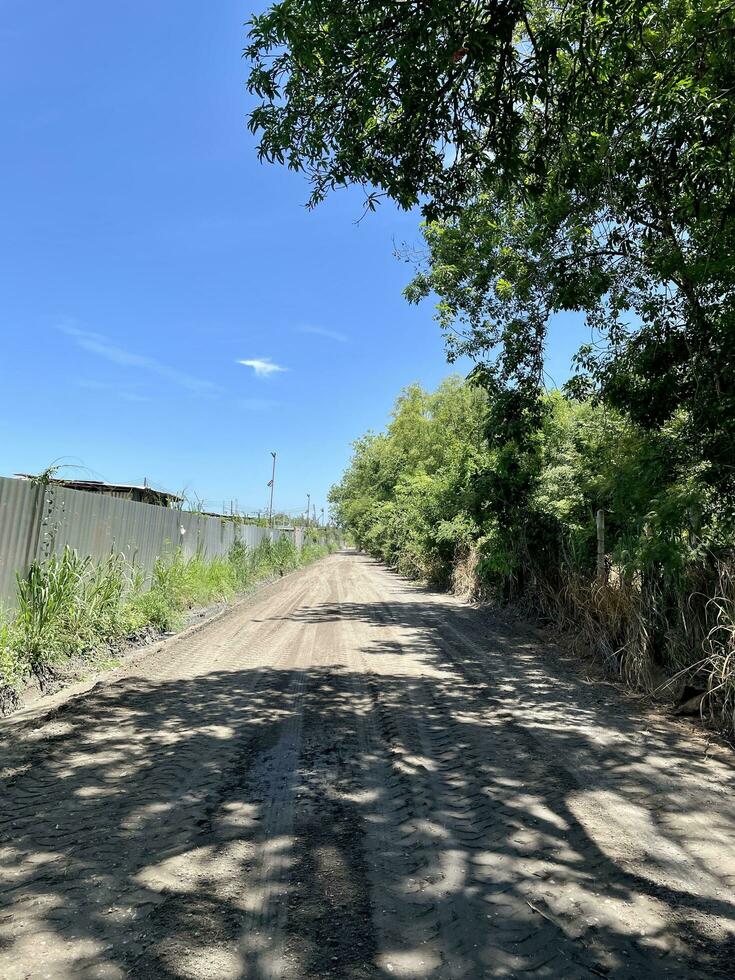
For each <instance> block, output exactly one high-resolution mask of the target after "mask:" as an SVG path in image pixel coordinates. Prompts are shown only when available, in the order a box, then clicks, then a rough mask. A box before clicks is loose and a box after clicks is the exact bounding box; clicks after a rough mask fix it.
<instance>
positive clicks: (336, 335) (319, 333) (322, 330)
mask: <svg viewBox="0 0 735 980" xmlns="http://www.w3.org/2000/svg"><path fill="white" fill-rule="evenodd" d="M297 329H298V331H299V333H311V334H314V336H316V337H326V338H327V339H328V340H336V341H337V342H338V343H340V344H344V343H346V342H347V336H346V335H345V334H343V333H340V332H339V330H329V329H328V328H327V327H310V326H306V327H297Z"/></svg>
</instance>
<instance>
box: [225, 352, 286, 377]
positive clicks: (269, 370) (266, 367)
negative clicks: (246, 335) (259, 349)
mask: <svg viewBox="0 0 735 980" xmlns="http://www.w3.org/2000/svg"><path fill="white" fill-rule="evenodd" d="M237 363H238V364H243V365H244V366H245V367H249V368H252V369H253V371H254V372H255V374H256V377H258V378H269V377H270V376H271V375H272V374H277V373H278V372H279V371H288V368H285V367H281V365H280V364H274V362H273V361H272V360H271V359H270V357H250V358H248V359H247V360H243V361H238V362H237Z"/></svg>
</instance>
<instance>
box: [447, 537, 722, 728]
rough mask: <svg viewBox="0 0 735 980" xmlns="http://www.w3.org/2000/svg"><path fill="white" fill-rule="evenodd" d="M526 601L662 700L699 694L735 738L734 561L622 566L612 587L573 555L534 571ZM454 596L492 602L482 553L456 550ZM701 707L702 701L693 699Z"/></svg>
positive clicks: (570, 641) (579, 646) (615, 569)
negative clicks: (671, 568)
mask: <svg viewBox="0 0 735 980" xmlns="http://www.w3.org/2000/svg"><path fill="white" fill-rule="evenodd" d="M527 580H528V584H527V589H526V592H525V594H524V596H523V598H522V600H521V602H520V605H521V608H525V611H526V612H531V613H532V614H534V615H539V616H540V617H541V618H542V619H543V620H544V621H545V622H547V623H548V624H549V625H551V626H552V628H553V629H554V630H555V631H556V632H557V633H558V634H559V635H560V637H561V638H562V639H563V641H564V643H565V645H567V646H569V647H571V648H572V649H574V650H575V652H577V653H579V654H589V653H592V654H594V655H595V656H596V657H597V658H598V659H599V660H600V661H601V662H602V664H603V665H604V666H605V667H606V668H607V670H608V671H609V672H610V673H613V674H616V675H617V676H619V677H621V678H622V679H623V680H624V681H625V682H626V683H627V684H628V685H630V686H632V687H634V688H637V689H639V690H642V691H645V692H647V693H649V694H654V695H656V696H657V697H660V698H661V699H662V700H668V701H678V700H680V699H682V697H683V696H684V695H685V693H686V692H687V691H689V692H690V693H691V692H699V694H703V695H704V696H703V697H702V699H701V711H702V714H703V715H706V716H708V717H709V719H710V720H711V721H714V722H715V723H716V724H718V725H719V726H721V727H722V728H724V729H726V730H727V731H729V732H733V731H735V559H733V557H729V558H728V557H724V556H719V557H716V556H714V555H711V554H708V555H706V556H705V558H704V559H700V560H698V561H693V562H691V563H690V564H688V565H685V566H684V567H682V568H681V569H679V570H678V571H677V572H675V573H674V574H672V573H671V572H667V571H665V570H664V569H663V567H662V566H661V565H658V566H655V565H651V566H650V567H649V568H646V569H645V570H644V571H641V570H639V569H635V568H634V567H632V566H631V567H627V566H626V565H624V564H621V565H615V564H613V565H612V567H611V568H610V569H609V574H608V576H607V577H606V578H605V580H604V581H600V580H598V579H597V578H596V577H595V576H594V573H593V572H591V571H590V569H588V568H587V569H586V568H584V567H583V566H581V565H580V564H579V563H578V562H577V561H576V560H575V557H574V556H573V555H571V554H567V555H566V556H565V558H564V560H563V563H562V567H561V569H560V571H559V574H558V575H557V576H555V577H554V578H553V579H552V578H549V577H548V576H545V575H544V574H543V573H542V571H540V570H539V569H538V568H533V569H530V570H529V573H528V575H527ZM453 588H454V591H455V592H457V593H458V594H460V595H464V596H465V597H467V598H470V599H478V598H487V597H488V591H487V589H486V587H485V586H484V583H483V581H482V576H481V574H480V567H479V562H478V558H477V549H469V551H463V552H461V553H458V555H457V560H456V562H455V566H454V574H453ZM695 703H696V701H695Z"/></svg>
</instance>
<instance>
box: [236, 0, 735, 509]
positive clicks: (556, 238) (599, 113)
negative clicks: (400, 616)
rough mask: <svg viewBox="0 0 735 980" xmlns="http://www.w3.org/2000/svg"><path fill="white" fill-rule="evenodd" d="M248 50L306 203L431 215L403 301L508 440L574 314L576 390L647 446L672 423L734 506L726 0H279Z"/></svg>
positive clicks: (734, 143) (538, 417)
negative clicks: (386, 200)
mask: <svg viewBox="0 0 735 980" xmlns="http://www.w3.org/2000/svg"><path fill="white" fill-rule="evenodd" d="M246 54H247V55H248V57H249V59H250V62H251V74H250V79H249V85H250V89H251V91H252V92H253V93H254V94H255V95H256V97H257V98H258V99H259V104H258V105H257V106H256V108H255V110H254V111H253V113H252V116H251V120H250V123H251V128H252V129H253V131H255V132H257V133H258V134H259V136H260V154H261V157H263V158H264V159H267V160H270V161H278V162H280V163H283V164H286V165H288V166H289V167H291V168H292V169H295V170H300V171H303V172H305V173H306V174H307V175H308V176H309V178H310V180H311V183H312V199H311V200H312V203H316V202H317V201H320V200H322V199H323V198H324V197H325V195H326V194H327V193H328V192H329V191H331V190H332V189H334V188H338V187H341V186H344V185H345V184H348V183H357V184H359V185H361V186H363V187H364V188H365V191H366V194H367V205H368V207H374V206H375V204H376V201H377V199H378V198H379V197H380V196H381V195H388V196H389V197H391V198H392V199H393V200H394V201H396V202H397V203H398V204H399V206H401V207H404V208H408V207H412V206H415V205H418V204H420V205H421V208H422V210H423V212H424V217H425V219H426V222H427V223H426V227H425V236H426V245H427V249H428V255H427V257H426V260H425V261H424V262H422V263H420V264H419V269H418V273H417V275H416V278H415V279H414V281H413V283H412V285H411V286H410V287H409V289H408V296H409V298H410V299H412V300H418V299H421V298H423V297H426V296H428V295H430V294H436V295H437V296H438V297H439V306H438V318H439V321H440V323H441V325H442V327H443V328H444V330H445V331H446V335H447V341H448V351H449V354H450V357H456V356H458V355H460V354H468V355H470V356H471V357H473V358H475V359H476V360H477V361H478V362H479V365H480V366H479V370H478V375H477V377H478V380H481V381H482V382H483V384H484V385H485V386H486V387H487V388H488V391H489V393H490V396H491V403H492V410H493V411H494V412H495V420H494V422H495V431H498V432H503V439H504V440H505V438H506V437H512V439H513V440H514V441H515V442H516V443H517V445H518V447H520V449H521V451H522V452H523V453H525V452H526V447H525V445H522V442H523V440H525V439H526V438H531V437H532V436H531V433H532V430H533V429H534V428H538V427H539V426H540V425H541V422H542V414H543V413H542V411H541V402H542V396H543V385H542V378H543V351H544V345H545V341H546V330H547V323H548V321H549V318H550V317H551V316H552V315H553V314H555V313H558V312H560V311H570V310H571V311H578V312H582V313H584V315H585V316H586V318H587V321H588V323H589V325H590V326H591V328H593V330H594V331H595V343H594V344H590V345H588V346H586V347H585V348H583V349H582V350H581V351H580V353H579V361H578V366H579V369H580V373H579V376H578V378H577V379H576V388H575V395H576V396H577V397H580V398H582V397H586V396H587V395H588V394H590V393H592V392H594V393H595V394H596V395H597V396H598V397H600V398H602V399H603V400H604V401H605V403H607V404H608V405H610V406H612V407H615V408H617V409H619V410H621V411H623V412H624V413H625V414H626V415H627V416H628V417H629V418H630V419H631V420H632V421H633V422H634V423H635V424H636V425H638V426H640V427H642V428H646V429H649V430H650V431H652V432H656V431H657V430H658V429H659V428H660V427H662V426H666V425H669V424H671V423H672V422H673V421H674V420H675V419H677V418H679V419H680V422H681V428H680V433H679V435H680V440H681V441H682V443H683V444H684V445H686V449H687V452H688V453H689V454H691V455H692V456H693V457H694V458H696V459H698V460H700V461H701V463H702V465H703V469H702V476H703V478H704V479H706V480H707V482H709V483H710V484H711V485H713V486H718V487H719V488H721V489H722V490H723V491H725V492H728V493H732V492H733V483H734V474H735V470H734V469H733V464H732V460H733V457H734V456H735V380H734V379H735V259H734V256H735V209H734V208H733V207H732V202H733V197H734V192H735V153H734V152H733V150H734V149H735V113H734V112H733V105H734V98H733V92H735V7H734V6H733V4H732V3H730V2H729V0H656V2H650V0H597V2H595V3H592V4H590V3H588V2H586V0H570V2H568V3H564V4H549V3H547V2H546V0H513V2H508V3H495V2H491V0H486V2H481V3H477V2H476V0H427V2H420V3H419V2H418V0H406V2H403V3H400V4H398V3H395V2H393V0H365V2H362V3H359V4H355V3H348V2H346V0H323V2H320V3H313V2H311V0H281V2H277V3H274V4H273V6H272V7H271V8H270V9H269V10H268V11H266V12H265V13H264V14H262V15H259V16H256V17H254V18H253V20H252V21H251V24H250V36H249V43H248V47H247V49H246ZM517 476H518V477H519V479H522V474H520V473H519V474H517ZM512 488H513V481H511V482H509V483H508V484H507V489H508V490H509V492H511V491H512ZM519 489H520V490H521V492H524V489H525V488H524V486H523V483H522V482H521V483H520V484H519Z"/></svg>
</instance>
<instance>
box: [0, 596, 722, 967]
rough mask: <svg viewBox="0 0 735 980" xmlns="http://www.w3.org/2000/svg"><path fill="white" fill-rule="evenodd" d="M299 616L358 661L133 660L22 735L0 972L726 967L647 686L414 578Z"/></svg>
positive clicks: (695, 843) (691, 756)
mask: <svg viewBox="0 0 735 980" xmlns="http://www.w3.org/2000/svg"><path fill="white" fill-rule="evenodd" d="M284 618H286V617H284ZM288 618H289V619H290V620H292V621H293V620H294V619H296V620H297V621H298V622H300V623H301V624H303V626H304V629H305V630H310V629H313V632H314V636H315V642H317V643H318V638H319V637H320V636H321V635H322V632H321V631H322V630H323V628H324V627H325V626H329V627H330V628H333V629H334V630H340V631H342V633H341V634H340V635H342V637H343V639H345V642H347V641H350V638H351V641H352V642H353V644H354V647H355V648H356V649H357V651H358V654H359V657H360V658H362V660H363V663H364V665H365V668H366V669H365V670H362V669H357V666H356V665H355V664H354V663H353V664H344V663H343V664H340V663H338V662H337V663H333V664H331V665H324V666H306V667H304V668H298V667H289V668H281V669H279V668H275V667H274V668H252V669H231V670H220V671H212V672H211V673H208V674H206V675H204V676H199V677H194V678H188V679H177V680H159V681H153V680H147V679H145V678H143V677H138V678H129V679H126V680H122V681H120V682H119V683H116V684H113V685H109V686H106V687H103V688H100V689H97V690H95V691H93V692H92V693H91V694H90V695H88V696H87V697H85V698H84V700H82V701H81V702H79V703H75V702H70V703H69V704H68V705H67V706H66V708H65V710H61V711H58V712H57V713H56V715H55V716H54V717H53V718H52V719H50V720H49V721H48V722H47V723H45V724H44V726H43V727H41V728H39V730H38V731H37V732H36V733H31V735H29V736H28V740H29V743H30V744H29V747H28V749H27V751H25V752H24V753H22V754H20V755H18V759H19V760H20V761H19V764H18V766H17V768H16V770H15V771H13V772H10V773H9V774H7V776H6V778H5V780H4V786H3V787H2V807H1V808H0V832H1V834H2V841H1V844H0V846H1V847H2V866H3V869H4V871H3V886H2V888H1V889H0V899H1V900H2V905H3V911H2V912H0V943H1V945H0V964H1V965H2V969H0V973H3V975H5V976H8V977H13V976H26V975H29V976H35V975H39V976H43V975H44V973H45V972H50V973H51V975H62V976H65V975H73V976H75V977H99V976H105V977H107V976H109V977H125V976H134V977H157V978H174V977H176V978H179V977H192V978H194V977H196V978H199V977H217V978H220V977H223V978H224V977H248V978H257V980H265V978H266V977H272V976H275V975H283V976H284V977H293V978H296V977H298V978H303V980H316V978H322V977H332V978H345V980H366V978H378V977H380V978H384V977H411V978H416V980H418V978H423V977H435V978H444V977H446V978H481V977H495V976H498V977H512V976H522V975H524V974H525V973H531V974H532V975H536V976H548V977H560V976H564V977H576V976H580V977H582V976H586V977H589V976H595V975H597V976H599V975H602V976H611V977H618V976H619V977H644V976H645V977H658V976H661V977H664V976H689V977H692V976H714V975H718V973H721V974H722V975H723V976H724V975H727V972H726V971H727V968H728V959H729V958H730V957H731V955H732V952H733V948H732V946H731V944H730V943H729V942H728V941H727V940H726V939H725V938H724V937H723V935H720V934H716V933H713V932H712V928H713V923H714V922H716V921H717V920H730V921H732V920H733V918H734V913H735V907H734V906H733V904H732V893H731V892H730V890H729V887H727V883H726V882H723V881H722V880H720V879H719V878H718V876H717V870H716V866H715V865H714V864H713V861H714V858H713V857H712V855H711V852H710V851H708V850H707V848H706V847H703V846H702V845H703V843H704V842H703V841H702V840H701V839H698V837H697V835H698V834H699V835H701V833H702V830H701V822H698V821H700V818H701V816H702V813H701V809H700V807H694V805H693V803H692V800H691V798H690V797H685V798H683V799H682V798H681V797H679V796H678V795H677V789H678V788H679V787H680V783H679V782H678V778H677V775H676V767H677V766H682V765H683V766H685V767H686V768H687V769H688V770H690V771H692V770H695V768H696V767H697V766H702V765H703V764H702V761H701V757H697V756H696V753H695V752H694V750H693V748H692V746H691V744H688V743H686V740H684V739H683V738H681V737H680V736H679V735H677V733H676V731H675V730H673V729H672V730H671V731H667V730H666V729H665V728H662V729H661V730H659V731H657V732H655V733H653V734H651V735H650V736H649V737H647V738H640V737H639V736H640V725H641V716H640V714H637V713H636V710H635V707H634V706H632V705H630V704H626V703H624V702H622V701H615V702H614V703H612V702H610V699H609V695H607V694H606V693H605V692H600V691H592V692H591V693H589V692H588V693H587V694H586V695H585V696H582V693H581V690H582V686H583V685H582V682H581V681H579V679H575V678H574V677H573V676H572V675H571V674H569V673H566V674H565V672H564V671H563V670H562V669H561V668H560V669H558V670H553V669H551V668H550V666H549V664H548V663H544V660H543V655H542V653H540V652H539V651H538V650H537V649H535V648H533V646H532V645H530V644H528V643H524V642H521V641H517V640H514V639H513V637H512V636H510V635H504V634H503V633H502V631H500V630H498V631H496V633H495V634H494V635H493V636H492V638H491V639H492V642H491V643H490V644H488V640H487V632H486V631H487V627H486V624H485V625H483V624H482V623H481V622H480V620H479V619H477V618H476V617H475V616H474V615H473V611H472V610H462V609H460V608H459V607H455V608H453V609H448V607H446V606H442V605H438V604H437V605H435V606H431V605H429V606H428V608H427V604H426V602H424V601H422V598H421V596H420V595H419V594H416V595H414V596H413V598H411V597H410V596H406V595H402V596H400V597H399V598H397V599H396V601H392V602H387V603H386V602H382V603H381V602H370V601H367V602H365V603H343V604H335V603H325V604H324V605H323V606H315V607H306V608H302V609H300V610H298V611H297V612H296V613H291V614H289V615H288ZM331 635H332V634H331V633H330V636H331ZM480 644H482V648H480ZM317 653H319V651H318V649H317ZM323 659H328V658H327V656H326V653H325V656H324V658H323ZM409 659H410V660H411V661H412V663H414V664H415V663H420V664H421V666H422V672H421V673H417V672H416V671H415V670H414V669H413V668H412V669H411V670H410V671H409V670H405V671H404V670H402V669H401V663H402V661H406V662H408V660H409ZM318 662H319V661H318V659H317V660H316V663H317V664H318ZM705 769H706V766H705ZM689 811H691V812H689ZM705 816H706V817H707V819H709V820H710V824H709V827H710V829H711V831H712V833H716V834H719V835H728V834H730V835H731V834H732V833H733V830H735V828H734V827H733V825H732V821H731V820H730V818H729V816H728V813H727V812H726V808H725V807H724V806H720V807H719V808H717V809H712V810H711V811H710V812H709V814H705ZM611 820H613V821H615V820H617V821H619V826H616V827H614V828H613V830H614V833H611V828H610V821H611ZM686 828H690V829H691V833H690V835H689V836H686V835H684V834H683V833H681V830H682V829H686ZM616 834H617V835H623V836H624V840H623V841H622V844H621V842H620V840H618V845H619V846H618V847H617V849H615V848H613V849H611V848H610V847H609V846H608V844H609V841H610V840H611V839H614V838H615V835H616ZM625 835H627V837H625ZM652 841H659V843H660V846H658V845H657V847H656V848H654V849H653V850H646V849H648V848H649V846H650V843H651V842H652ZM638 851H640V853H638ZM644 851H646V853H643V852H644ZM642 933H644V935H642ZM43 944H45V945H43ZM30 956H33V957H34V967H33V968H31V967H30V966H29V965H28V963H29V959H28V958H29V957H30ZM13 964H15V965H13ZM49 964H52V965H53V968H54V971H56V972H52V971H51V970H50V969H47V967H48V965H49ZM16 968H17V972H16V973H14V972H13V970H14V969H16ZM34 970H35V971H36V972H35V973H34V972H33V971H34ZM65 971H66V972H65Z"/></svg>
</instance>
